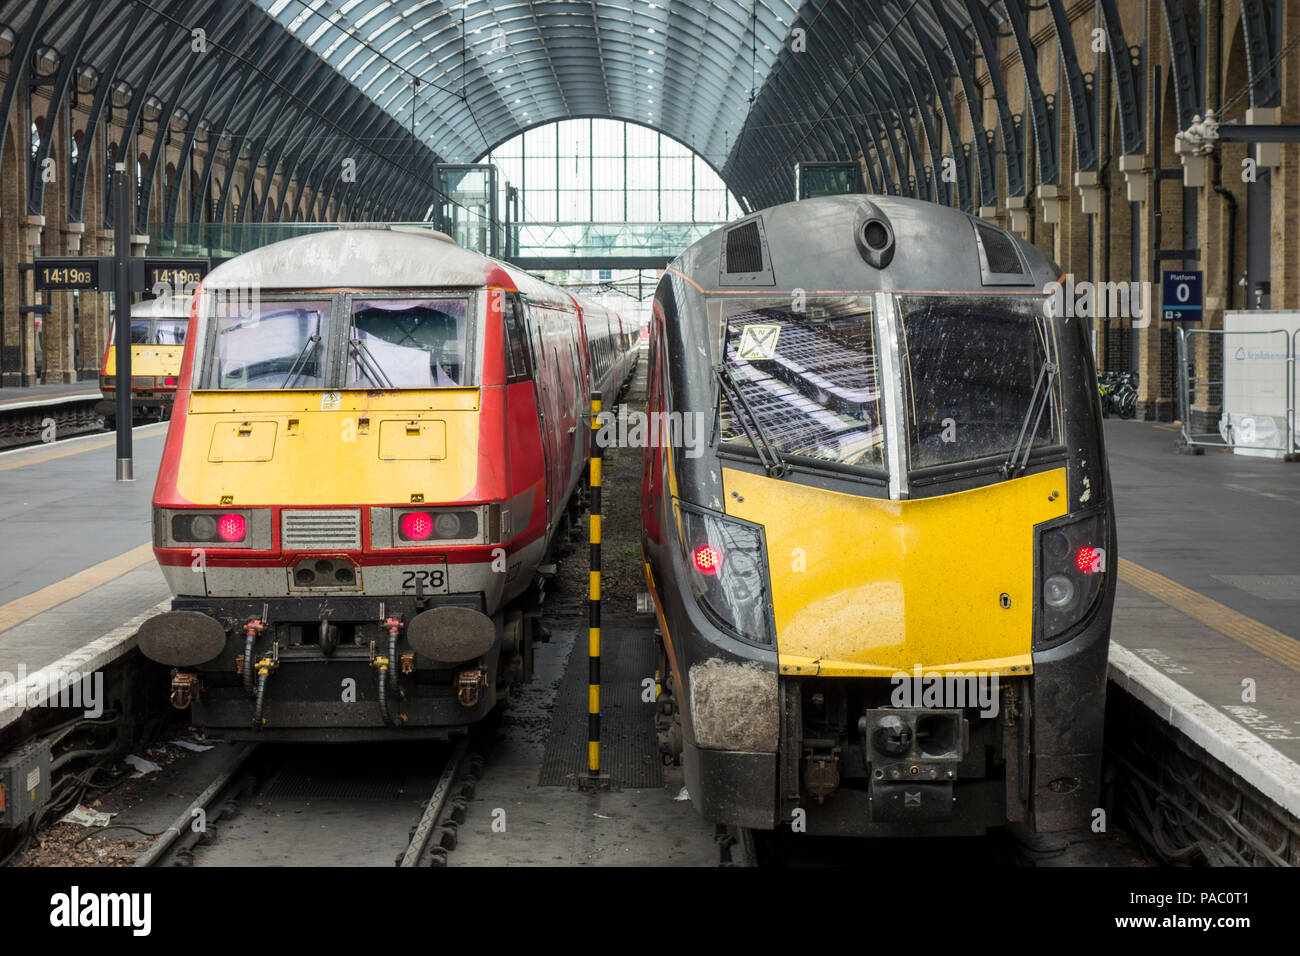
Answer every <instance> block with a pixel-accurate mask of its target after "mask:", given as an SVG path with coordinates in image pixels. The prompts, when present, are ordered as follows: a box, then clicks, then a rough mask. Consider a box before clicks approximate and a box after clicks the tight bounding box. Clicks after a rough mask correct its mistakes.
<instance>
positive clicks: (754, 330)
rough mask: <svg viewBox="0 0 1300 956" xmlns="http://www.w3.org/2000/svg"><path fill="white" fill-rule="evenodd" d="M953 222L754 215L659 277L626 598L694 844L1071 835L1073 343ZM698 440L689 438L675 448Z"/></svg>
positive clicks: (1091, 668)
mask: <svg viewBox="0 0 1300 956" xmlns="http://www.w3.org/2000/svg"><path fill="white" fill-rule="evenodd" d="M1058 278H1059V271H1058V270H1057V269H1056V267H1055V266H1054V265H1053V263H1052V262H1051V261H1050V260H1049V258H1048V257H1047V256H1046V255H1044V254H1043V253H1042V252H1041V251H1039V250H1038V249H1036V248H1035V247H1034V246H1032V245H1030V244H1028V243H1026V242H1024V241H1022V240H1021V239H1019V238H1017V237H1016V236H1014V235H1011V234H1010V233H1008V232H1006V231H1004V230H1002V229H1000V228H998V227H997V226H995V225H992V224H990V223H987V222H983V221H981V220H978V219H975V218H973V217H971V216H968V215H966V214H964V213H961V212H959V211H957V210H953V209H949V208H945V207H941V206H937V205H933V204H929V203H924V202H918V201H913V200H906V199H900V198H894V197H883V196H882V197H874V196H872V197H868V196H839V197H829V198H823V199H814V200H807V201H803V202H798V203H790V204H788V205H783V206H777V207H774V208H771V209H767V210H763V211H762V212H760V213H757V214H755V215H753V216H750V217H748V218H746V219H744V220H742V221H740V222H737V223H735V224H732V225H729V226H727V227H725V228H724V229H722V230H719V231H717V232H715V233H713V234H711V235H710V236H708V237H706V238H705V239H702V240H701V241H700V242H698V243H696V244H695V245H694V246H692V247H691V248H690V249H689V250H687V251H686V252H685V253H683V254H682V255H681V256H680V257H679V258H678V259H677V260H675V261H674V262H673V263H672V264H671V266H670V267H669V269H668V270H667V272H666V273H665V275H664V278H663V280H662V281H661V283H660V285H659V288H658V291H657V294H656V298H655V303H654V314H653V319H652V322H651V330H650V356H649V406H650V411H651V412H652V413H654V414H659V415H664V416H667V417H666V418H665V419H664V420H665V422H667V423H671V424H673V425H674V429H673V431H672V434H674V435H678V436H688V437H689V436H691V435H698V436H700V438H699V440H698V442H697V443H696V444H697V446H698V447H684V446H683V444H682V443H681V442H677V443H672V442H670V443H667V445H666V447H652V448H649V449H647V451H646V454H645V460H644V468H645V473H644V475H643V525H644V531H643V547H644V556H645V562H646V575H647V579H648V582H649V585H650V589H651V592H652V594H653V596H654V600H655V604H656V608H657V614H658V617H659V625H660V632H661V634H662V639H661V647H660V650H661V657H660V668H661V670H660V675H659V676H660V686H661V688H662V689H661V694H660V707H659V723H660V743H661V748H662V749H663V751H664V754H665V759H681V760H682V762H683V764H684V767H685V776H686V784H687V789H688V790H689V792H690V796H691V799H692V800H693V801H694V803H695V805H696V807H697V808H698V809H699V810H700V812H701V813H703V815H704V816H705V817H706V818H708V819H709V820H712V821H716V822H722V823H727V824H733V825H739V826H746V827H755V828H774V827H776V826H779V825H782V824H784V823H787V822H794V823H797V824H800V825H801V828H805V829H806V830H807V831H809V832H825V833H844V834H861V835H923V834H934V835H938V834H956V833H978V832H982V831H983V830H984V829H985V828H987V827H989V826H995V825H1001V824H1004V823H1008V822H1011V823H1021V824H1023V825H1025V826H1027V827H1030V828H1032V829H1034V830H1036V831H1039V832H1043V831H1055V830H1062V829H1067V828H1072V827H1076V826H1080V825H1085V824H1087V823H1088V822H1089V820H1090V819H1091V816H1092V811H1093V808H1094V807H1096V805H1097V795H1098V789H1099V775H1100V768H1101V751H1102V722H1103V720H1102V719H1103V711H1104V703H1105V685H1106V659H1107V646H1108V641H1109V632H1110V618H1111V608H1112V605H1113V602H1114V590H1115V581H1114V574H1113V564H1114V560H1115V531H1114V517H1113V511H1112V505H1111V497H1110V485H1109V479H1108V476H1107V468H1106V456H1105V449H1104V447H1103V444H1102V434H1101V428H1100V418H1101V414H1100V408H1099V406H1098V399H1097V390H1096V386H1095V381H1096V380H1095V377H1094V371H1093V363H1092V356H1091V353H1090V348H1089V339H1088V334H1087V328H1086V321H1081V320H1079V319H1077V318H1072V317H1070V310H1068V309H1062V308H1061V307H1060V305H1061V303H1060V302H1059V301H1057V300H1055V299H1054V297H1053V293H1054V292H1056V294H1057V295H1058V296H1059V292H1057V286H1055V285H1054V284H1055V283H1056V282H1057V280H1058ZM683 416H695V425H696V427H694V428H689V427H682V418H683Z"/></svg>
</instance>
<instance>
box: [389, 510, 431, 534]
mask: <svg viewBox="0 0 1300 956" xmlns="http://www.w3.org/2000/svg"><path fill="white" fill-rule="evenodd" d="M397 533H398V535H399V536H400V537H401V539H402V540H403V541H424V540H426V539H427V538H428V537H429V535H431V534H433V519H432V518H430V517H429V514H428V512H426V511H408V512H407V513H406V514H404V515H402V518H401V520H400V521H399V522H398V524H397Z"/></svg>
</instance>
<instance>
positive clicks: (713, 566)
mask: <svg viewBox="0 0 1300 956" xmlns="http://www.w3.org/2000/svg"><path fill="white" fill-rule="evenodd" d="M721 564H722V553H721V552H719V551H718V549H717V548H715V547H714V546H713V545H711V544H702V545H700V546H699V547H698V548H696V549H695V567H696V569H697V570H698V571H699V572H700V573H701V574H717V573H718V568H719V567H720V566H721Z"/></svg>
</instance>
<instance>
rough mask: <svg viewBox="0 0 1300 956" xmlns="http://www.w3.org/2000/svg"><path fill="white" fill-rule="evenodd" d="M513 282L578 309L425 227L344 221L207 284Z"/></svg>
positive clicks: (253, 257) (216, 272) (216, 273)
mask: <svg viewBox="0 0 1300 956" xmlns="http://www.w3.org/2000/svg"><path fill="white" fill-rule="evenodd" d="M487 284H491V285H498V284H499V285H501V286H503V287H505V286H507V285H513V286H514V288H515V289H517V290H519V291H520V292H522V293H524V294H525V295H527V296H529V297H530V298H534V299H541V300H548V301H552V302H558V303H561V304H563V305H566V306H567V307H568V308H570V309H572V303H571V302H569V301H568V298H569V297H568V296H566V295H564V294H563V293H562V292H561V291H560V290H558V289H556V288H555V287H554V286H550V285H548V284H546V283H545V282H542V281H541V280H540V279H537V278H535V277H533V276H531V275H529V274H528V273H526V272H523V271H521V270H519V269H516V268H515V267H513V266H510V265H507V264H506V263H504V262H500V261H498V260H496V259H493V258H491V257H489V256H485V255H482V254H481V253H478V252H473V251H471V250H469V249H464V248H462V247H461V246H458V245H456V244H455V243H454V242H452V240H451V238H450V237H449V236H447V235H446V234H445V233H442V232H438V231H437V230H435V229H432V228H429V229H425V228H422V227H419V226H386V225H382V224H381V225H366V226H360V227H357V226H347V225H344V226H341V227H340V228H337V229H327V230H323V231H321V232H312V233H307V234H305V235H301V236H294V237H293V238H290V239H283V240H281V241H280V242H274V243H271V244H270V245H267V246H263V247H261V248H260V249H254V250H252V251H251V252H246V253H244V254H243V255H241V256H236V257H235V258H234V259H230V260H228V261H227V262H224V263H222V264H221V265H220V266H218V267H217V268H215V269H213V270H212V271H211V272H210V273H208V275H207V277H206V278H205V279H204V280H203V288H204V289H236V288H240V287H243V288H249V287H253V288H259V289H419V288H483V287H484V286H485V285H487Z"/></svg>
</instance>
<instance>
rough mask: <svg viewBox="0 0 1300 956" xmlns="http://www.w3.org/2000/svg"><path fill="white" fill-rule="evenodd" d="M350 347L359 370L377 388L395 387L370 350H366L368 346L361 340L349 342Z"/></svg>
mask: <svg viewBox="0 0 1300 956" xmlns="http://www.w3.org/2000/svg"><path fill="white" fill-rule="evenodd" d="M348 346H349V347H350V348H351V349H352V354H353V355H355V356H356V359H357V366H358V368H360V369H361V370H362V371H363V372H365V374H366V377H367V378H369V379H370V381H371V382H372V383H373V384H374V385H375V386H376V387H378V388H392V387H393V382H392V379H390V378H389V377H388V376H387V375H385V374H384V370H383V369H381V368H380V367H379V363H378V362H376V361H375V357H374V356H373V355H371V354H370V349H368V348H366V344H365V343H364V342H362V341H361V339H359V338H354V339H351V340H349V342H348Z"/></svg>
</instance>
